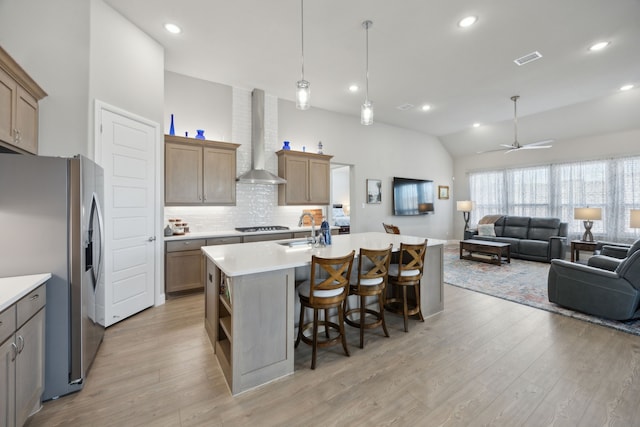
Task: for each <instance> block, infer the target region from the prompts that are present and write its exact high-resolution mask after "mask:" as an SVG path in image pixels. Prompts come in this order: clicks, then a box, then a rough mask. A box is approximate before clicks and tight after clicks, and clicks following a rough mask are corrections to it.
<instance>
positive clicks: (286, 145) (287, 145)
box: [282, 141, 291, 150]
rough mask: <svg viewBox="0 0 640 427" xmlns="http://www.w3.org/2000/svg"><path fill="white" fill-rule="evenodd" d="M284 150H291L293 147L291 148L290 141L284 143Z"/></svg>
mask: <svg viewBox="0 0 640 427" xmlns="http://www.w3.org/2000/svg"><path fill="white" fill-rule="evenodd" d="M282 149H283V150H291V147H290V146H289V141H284V145H283V146H282Z"/></svg>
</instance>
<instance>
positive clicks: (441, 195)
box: [438, 185, 449, 199]
mask: <svg viewBox="0 0 640 427" xmlns="http://www.w3.org/2000/svg"><path fill="white" fill-rule="evenodd" d="M448 198H449V186H447V185H438V199H448Z"/></svg>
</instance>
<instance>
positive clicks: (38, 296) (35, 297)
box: [29, 294, 40, 301]
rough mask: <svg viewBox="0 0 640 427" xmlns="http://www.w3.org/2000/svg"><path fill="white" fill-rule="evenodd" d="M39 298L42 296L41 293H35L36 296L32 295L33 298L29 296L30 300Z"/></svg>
mask: <svg viewBox="0 0 640 427" xmlns="http://www.w3.org/2000/svg"><path fill="white" fill-rule="evenodd" d="M38 298H40V295H39V294H35V295H34V296H32V297H31V298H29V300H31V301H35V300H37V299H38Z"/></svg>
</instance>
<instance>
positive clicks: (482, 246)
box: [460, 239, 511, 265]
mask: <svg viewBox="0 0 640 427" xmlns="http://www.w3.org/2000/svg"><path fill="white" fill-rule="evenodd" d="M464 251H466V252H468V253H467V254H464ZM474 254H480V256H474ZM483 255H484V256H483ZM503 258H505V259H506V261H507V262H508V263H511V244H509V243H502V242H491V241H488V240H474V239H469V240H462V241H461V242H460V259H468V260H471V261H480V262H488V263H490V264H496V265H502V259H503Z"/></svg>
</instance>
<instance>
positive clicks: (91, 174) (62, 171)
mask: <svg viewBox="0 0 640 427" xmlns="http://www.w3.org/2000/svg"><path fill="white" fill-rule="evenodd" d="M103 176H104V175H103V171H102V168H101V167H100V166H98V165H96V164H95V163H94V162H92V161H91V160H89V159H87V158H86V157H82V156H76V157H73V158H62V157H42V156H27V155H19V154H0V229H1V230H2V232H1V233H0V277H7V276H18V275H27V274H36V273H51V274H52V277H51V279H50V280H49V281H48V282H47V305H46V323H45V389H44V394H43V397H42V399H43V400H49V399H52V398H56V397H58V396H62V395H65V394H68V393H71V392H74V391H78V390H80V389H81V388H82V387H83V385H84V382H85V380H86V377H87V373H88V371H89V368H90V366H91V363H92V362H93V360H94V358H95V355H96V352H97V351H98V347H99V346H100V343H101V342H102V337H103V335H104V326H103V325H104V324H105V322H104V317H105V311H104V275H103V272H102V264H103V252H104V243H103V226H102V212H101V206H102V202H103V188H104V179H103Z"/></svg>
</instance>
